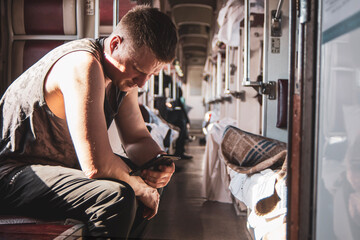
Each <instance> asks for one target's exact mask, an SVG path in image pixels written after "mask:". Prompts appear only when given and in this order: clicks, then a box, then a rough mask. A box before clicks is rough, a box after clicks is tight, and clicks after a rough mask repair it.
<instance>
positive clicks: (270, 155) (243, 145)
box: [221, 126, 287, 174]
mask: <svg viewBox="0 0 360 240" xmlns="http://www.w3.org/2000/svg"><path fill="white" fill-rule="evenodd" d="M221 152H222V154H223V156H224V160H225V164H226V165H227V166H229V167H230V168H232V169H233V170H235V171H237V172H239V173H246V174H252V173H256V172H260V171H262V170H264V169H266V168H271V169H273V170H274V169H278V168H281V166H282V164H283V163H284V160H285V158H286V153H287V151H286V143H284V142H280V141H278V140H275V139H271V138H267V137H264V136H260V135H256V134H252V133H249V132H246V131H243V130H241V129H238V128H236V127H234V126H228V127H227V128H226V129H225V131H224V135H223V139H222V142H221Z"/></svg>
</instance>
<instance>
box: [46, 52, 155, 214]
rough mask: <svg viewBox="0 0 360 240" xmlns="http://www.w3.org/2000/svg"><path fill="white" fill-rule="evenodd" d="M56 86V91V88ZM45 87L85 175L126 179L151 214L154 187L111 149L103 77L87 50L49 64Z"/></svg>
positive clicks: (153, 211)
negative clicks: (49, 69)
mask: <svg viewBox="0 0 360 240" xmlns="http://www.w3.org/2000/svg"><path fill="white" fill-rule="evenodd" d="M47 86H49V88H47ZM54 86H55V87H54ZM56 86H57V87H58V90H60V91H56V90H57V87H56ZM45 89H48V91H46V93H45V98H48V99H53V102H58V101H54V100H55V99H56V98H59V102H63V104H62V106H61V104H60V105H53V106H49V107H50V109H51V110H52V111H54V112H59V113H61V112H64V113H65V116H66V121H67V124H68V127H69V131H70V135H71V138H72V141H73V143H74V146H75V150H76V154H77V157H78V159H79V162H80V165H81V168H82V170H83V171H84V173H85V174H86V175H87V176H88V177H89V178H114V179H119V180H122V181H125V182H127V183H128V184H129V185H130V186H131V187H132V188H133V189H134V192H135V194H136V196H139V197H140V200H141V201H142V202H143V203H144V204H145V205H146V206H148V207H149V208H150V209H152V212H151V213H150V214H149V215H148V216H147V217H149V218H150V217H152V216H153V215H155V214H156V212H157V207H158V201H159V196H158V193H157V191H156V189H154V188H151V187H149V186H148V185H147V184H146V183H145V182H144V181H143V180H142V179H141V178H140V177H135V176H130V175H129V172H130V169H129V167H128V166H127V165H126V164H125V163H124V162H123V161H121V160H120V159H119V158H118V157H117V156H116V155H115V154H113V152H112V149H111V146H110V143H109V140H108V135H107V128H106V122H105V117H104V110H103V101H104V94H105V79H104V75H103V72H102V67H101V65H100V63H99V62H98V61H97V60H96V59H95V58H94V57H93V56H92V55H91V54H89V53H85V52H77V53H72V54H69V55H67V56H65V57H63V58H62V59H61V60H60V61H58V63H57V64H56V65H55V66H54V67H53V69H52V71H51V73H50V74H49V77H48V79H47V82H46V86H45ZM59 92H60V94H59ZM55 93H56V94H55ZM50 102H51V101H50ZM56 108H58V109H56ZM61 108H63V110H61ZM59 109H60V110H59Z"/></svg>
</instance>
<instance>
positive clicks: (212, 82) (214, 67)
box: [211, 63, 216, 100]
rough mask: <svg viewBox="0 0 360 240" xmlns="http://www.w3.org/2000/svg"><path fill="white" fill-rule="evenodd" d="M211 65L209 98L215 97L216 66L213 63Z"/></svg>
mask: <svg viewBox="0 0 360 240" xmlns="http://www.w3.org/2000/svg"><path fill="white" fill-rule="evenodd" d="M211 65H212V75H211V100H214V99H215V98H216V66H215V63H211Z"/></svg>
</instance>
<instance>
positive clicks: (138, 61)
mask: <svg viewBox="0 0 360 240" xmlns="http://www.w3.org/2000/svg"><path fill="white" fill-rule="evenodd" d="M105 57H106V59H107V60H108V61H109V62H110V63H111V65H112V67H111V68H110V69H111V71H107V74H108V76H109V77H110V79H111V80H112V81H113V83H114V84H115V85H116V86H117V87H118V88H119V89H120V90H121V91H130V90H131V89H133V88H135V87H139V88H141V87H143V86H144V85H145V83H146V81H147V80H148V79H149V78H150V77H151V75H153V74H155V75H156V74H158V73H159V71H160V70H161V69H162V68H163V67H164V65H165V63H162V62H159V61H158V60H157V59H156V57H155V55H154V54H153V53H152V52H151V51H150V49H149V48H148V47H146V46H142V47H141V48H139V49H136V50H134V51H131V50H129V49H128V48H127V47H126V45H125V44H123V43H122V44H119V46H118V47H117V48H116V49H114V51H113V52H112V54H111V56H110V55H108V54H105Z"/></svg>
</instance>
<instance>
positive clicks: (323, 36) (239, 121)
mask: <svg viewBox="0 0 360 240" xmlns="http://www.w3.org/2000/svg"><path fill="white" fill-rule="evenodd" d="M340 2H341V3H340ZM142 4H147V5H150V6H152V7H155V8H157V9H159V10H160V11H161V12H163V13H165V14H167V15H168V16H169V17H170V18H171V19H172V21H173V23H174V24H175V26H176V29H177V32H178V45H177V49H176V58H175V59H174V61H173V62H172V63H171V64H167V65H166V66H165V67H164V68H163V69H162V70H161V71H160V72H159V74H158V75H156V76H155V75H153V76H151V78H150V79H149V80H148V81H147V83H146V84H145V86H144V87H142V88H139V89H138V102H139V108H140V110H141V113H142V116H143V119H144V121H145V124H146V126H147V129H148V130H149V132H150V134H151V136H152V137H153V139H154V140H155V141H156V142H157V143H158V145H159V146H160V147H161V148H162V149H163V150H164V151H165V152H167V153H168V154H172V155H177V156H180V160H177V161H176V162H175V166H176V168H175V169H176V170H175V173H174V175H173V177H172V179H171V181H170V182H169V184H168V185H167V186H166V187H165V188H164V189H163V192H162V194H161V200H160V206H159V211H158V214H157V215H156V216H155V217H154V219H152V220H151V221H149V222H148V224H147V226H146V228H145V229H144V230H143V231H142V233H141V237H140V238H141V239H181V240H182V239H204V240H208V239H209V240H212V239H213V240H217V239H229V240H230V239H241V240H250V239H254V240H260V239H263V240H265V239H276V240H278V239H349V240H351V239H354V240H355V239H358V237H356V236H359V229H360V228H359V227H360V187H359V182H360V181H359V179H360V171H359V163H360V162H359V157H358V156H359V155H358V154H357V153H359V150H358V145H357V143H359V136H360V127H359V121H360V115H359V113H360V59H359V56H360V48H359V46H358V42H359V39H360V20H359V19H360V4H359V2H358V0H348V1H326V0H318V1H309V0H2V1H1V3H0V12H1V20H0V29H1V38H0V60H1V61H0V76H1V82H0V92H1V95H3V94H4V92H5V91H6V89H7V87H8V86H9V85H10V84H11V83H12V82H13V81H14V80H15V79H16V78H17V77H18V76H19V75H21V74H22V73H23V72H25V71H26V70H27V69H28V68H29V67H30V66H32V65H33V64H34V63H36V62H37V61H38V60H39V59H40V58H42V57H43V56H44V55H45V54H47V53H48V52H49V51H51V50H52V49H54V48H56V47H58V46H60V45H62V44H64V43H67V42H70V41H73V40H76V39H82V38H99V37H107V36H109V34H111V32H112V30H113V29H114V28H115V26H116V25H117V23H118V22H119V21H120V20H121V18H122V16H124V15H125V14H126V13H127V12H128V11H129V10H130V9H131V8H133V7H134V6H136V5H142ZM108 135H109V141H110V144H111V147H112V149H113V151H114V153H116V154H118V155H123V156H126V153H125V151H124V148H123V146H122V143H121V140H120V138H119V135H118V132H117V128H116V126H115V124H112V125H111V126H110V127H109V129H108ZM357 190H359V191H357ZM83 229H84V225H83V223H81V222H79V221H75V220H73V219H64V220H62V221H47V220H43V219H41V218H32V217H31V218H29V217H27V216H17V215H16V216H15V215H6V214H2V213H1V206H0V239H5V240H7V239H10V240H11V239H58V240H60V239H86V238H84V236H83Z"/></svg>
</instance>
